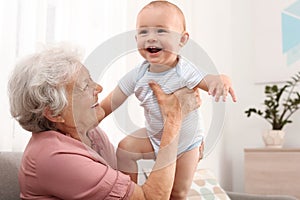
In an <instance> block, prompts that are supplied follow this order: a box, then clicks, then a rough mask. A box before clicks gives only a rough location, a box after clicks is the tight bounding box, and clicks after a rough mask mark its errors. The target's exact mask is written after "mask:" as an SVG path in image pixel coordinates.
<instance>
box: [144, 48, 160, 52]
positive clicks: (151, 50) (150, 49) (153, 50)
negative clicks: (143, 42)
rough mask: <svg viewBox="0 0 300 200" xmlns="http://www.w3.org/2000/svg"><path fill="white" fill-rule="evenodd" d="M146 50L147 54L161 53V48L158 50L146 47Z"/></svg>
mask: <svg viewBox="0 0 300 200" xmlns="http://www.w3.org/2000/svg"><path fill="white" fill-rule="evenodd" d="M146 50H147V51H148V52H150V53H157V52H159V51H161V50H162V48H158V47H148V48H146Z"/></svg>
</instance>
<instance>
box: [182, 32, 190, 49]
mask: <svg viewBox="0 0 300 200" xmlns="http://www.w3.org/2000/svg"><path fill="white" fill-rule="evenodd" d="M189 37H190V35H189V33H188V32H186V31H184V33H183V34H182V36H181V38H180V46H181V47H183V46H184V45H185V44H186V43H187V41H188V40H189Z"/></svg>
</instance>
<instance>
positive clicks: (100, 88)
mask: <svg viewBox="0 0 300 200" xmlns="http://www.w3.org/2000/svg"><path fill="white" fill-rule="evenodd" d="M102 90H103V88H102V86H101V85H99V84H97V83H96V84H95V89H94V95H95V96H96V95H98V94H99V93H101V92H102Z"/></svg>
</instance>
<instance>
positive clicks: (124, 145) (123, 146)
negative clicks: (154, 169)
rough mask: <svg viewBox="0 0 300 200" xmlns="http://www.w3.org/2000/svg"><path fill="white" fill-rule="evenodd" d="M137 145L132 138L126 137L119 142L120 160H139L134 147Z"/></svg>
mask: <svg viewBox="0 0 300 200" xmlns="http://www.w3.org/2000/svg"><path fill="white" fill-rule="evenodd" d="M134 147H135V145H134V143H133V142H132V141H131V139H130V138H127V137H125V138H124V139H123V140H121V141H120V142H119V145H118V148H117V152H116V154H117V158H118V160H137V159H138V158H137V152H135V149H134Z"/></svg>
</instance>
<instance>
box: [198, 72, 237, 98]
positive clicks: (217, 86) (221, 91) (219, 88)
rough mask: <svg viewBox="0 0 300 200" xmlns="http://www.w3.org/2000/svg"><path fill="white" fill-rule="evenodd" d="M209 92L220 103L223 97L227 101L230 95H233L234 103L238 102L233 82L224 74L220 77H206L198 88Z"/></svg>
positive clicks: (210, 75) (209, 75)
mask: <svg viewBox="0 0 300 200" xmlns="http://www.w3.org/2000/svg"><path fill="white" fill-rule="evenodd" d="M196 87H199V88H200V89H202V90H205V91H207V92H208V94H209V95H212V96H213V97H215V100H216V101H219V99H220V97H221V96H223V101H226V97H227V95H228V93H229V94H230V95H231V98H232V101H234V102H236V96H235V93H234V90H233V88H232V84H231V80H230V78H229V77H228V76H226V75H224V74H220V75H212V74H208V75H206V76H205V77H204V78H203V79H202V80H201V81H200V83H199V84H198V85H197V86H196Z"/></svg>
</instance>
